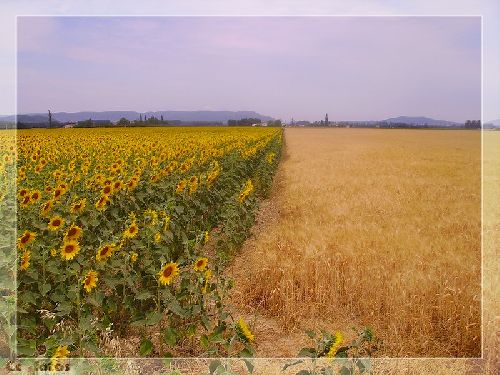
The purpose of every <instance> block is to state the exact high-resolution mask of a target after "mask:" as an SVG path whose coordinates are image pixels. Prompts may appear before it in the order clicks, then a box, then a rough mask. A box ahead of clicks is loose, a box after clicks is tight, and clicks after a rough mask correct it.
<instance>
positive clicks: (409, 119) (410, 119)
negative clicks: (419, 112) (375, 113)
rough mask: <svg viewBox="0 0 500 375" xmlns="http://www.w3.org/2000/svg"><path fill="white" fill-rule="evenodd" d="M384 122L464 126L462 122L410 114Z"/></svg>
mask: <svg viewBox="0 0 500 375" xmlns="http://www.w3.org/2000/svg"><path fill="white" fill-rule="evenodd" d="M382 121H383V122H388V123H403V124H410V125H429V126H462V125H463V124H462V123H459V122H453V121H446V120H435V119H433V118H429V117H423V116H420V117H410V116H399V117H392V118H388V119H386V120H382Z"/></svg>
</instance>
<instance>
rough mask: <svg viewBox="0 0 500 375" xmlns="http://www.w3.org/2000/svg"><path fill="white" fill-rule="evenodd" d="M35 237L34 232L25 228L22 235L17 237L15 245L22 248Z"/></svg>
mask: <svg viewBox="0 0 500 375" xmlns="http://www.w3.org/2000/svg"><path fill="white" fill-rule="evenodd" d="M35 237H36V233H33V232H30V231H29V230H26V231H24V233H23V235H22V236H21V237H19V238H18V239H17V246H18V247H19V248H21V249H24V248H25V247H26V246H28V245H29V244H30V243H32V242H33V241H34V240H35Z"/></svg>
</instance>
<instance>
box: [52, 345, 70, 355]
mask: <svg viewBox="0 0 500 375" xmlns="http://www.w3.org/2000/svg"><path fill="white" fill-rule="evenodd" d="M67 357H69V350H68V347H67V346H66V345H59V346H58V347H57V349H56V351H55V352H54V355H53V356H52V358H67Z"/></svg>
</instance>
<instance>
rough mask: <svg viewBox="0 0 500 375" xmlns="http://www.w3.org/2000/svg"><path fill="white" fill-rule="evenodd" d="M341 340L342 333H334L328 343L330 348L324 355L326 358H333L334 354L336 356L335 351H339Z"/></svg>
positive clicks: (342, 338)
mask: <svg viewBox="0 0 500 375" xmlns="http://www.w3.org/2000/svg"><path fill="white" fill-rule="evenodd" d="M343 340H344V337H343V336H342V333H341V332H340V331H337V332H335V335H334V337H333V340H332V342H331V343H330V347H329V348H328V352H327V353H326V356H327V357H328V358H333V357H334V356H335V354H337V350H339V346H340V344H342V341H343Z"/></svg>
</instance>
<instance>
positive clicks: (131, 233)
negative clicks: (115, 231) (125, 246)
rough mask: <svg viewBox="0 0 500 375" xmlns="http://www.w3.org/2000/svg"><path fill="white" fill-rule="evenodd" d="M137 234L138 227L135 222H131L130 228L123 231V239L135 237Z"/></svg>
mask: <svg viewBox="0 0 500 375" xmlns="http://www.w3.org/2000/svg"><path fill="white" fill-rule="evenodd" d="M138 232H139V227H138V226H137V224H136V223H135V221H133V222H132V224H130V226H129V227H128V228H127V229H125V231H124V232H123V237H125V238H133V237H135V236H137V233H138Z"/></svg>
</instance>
